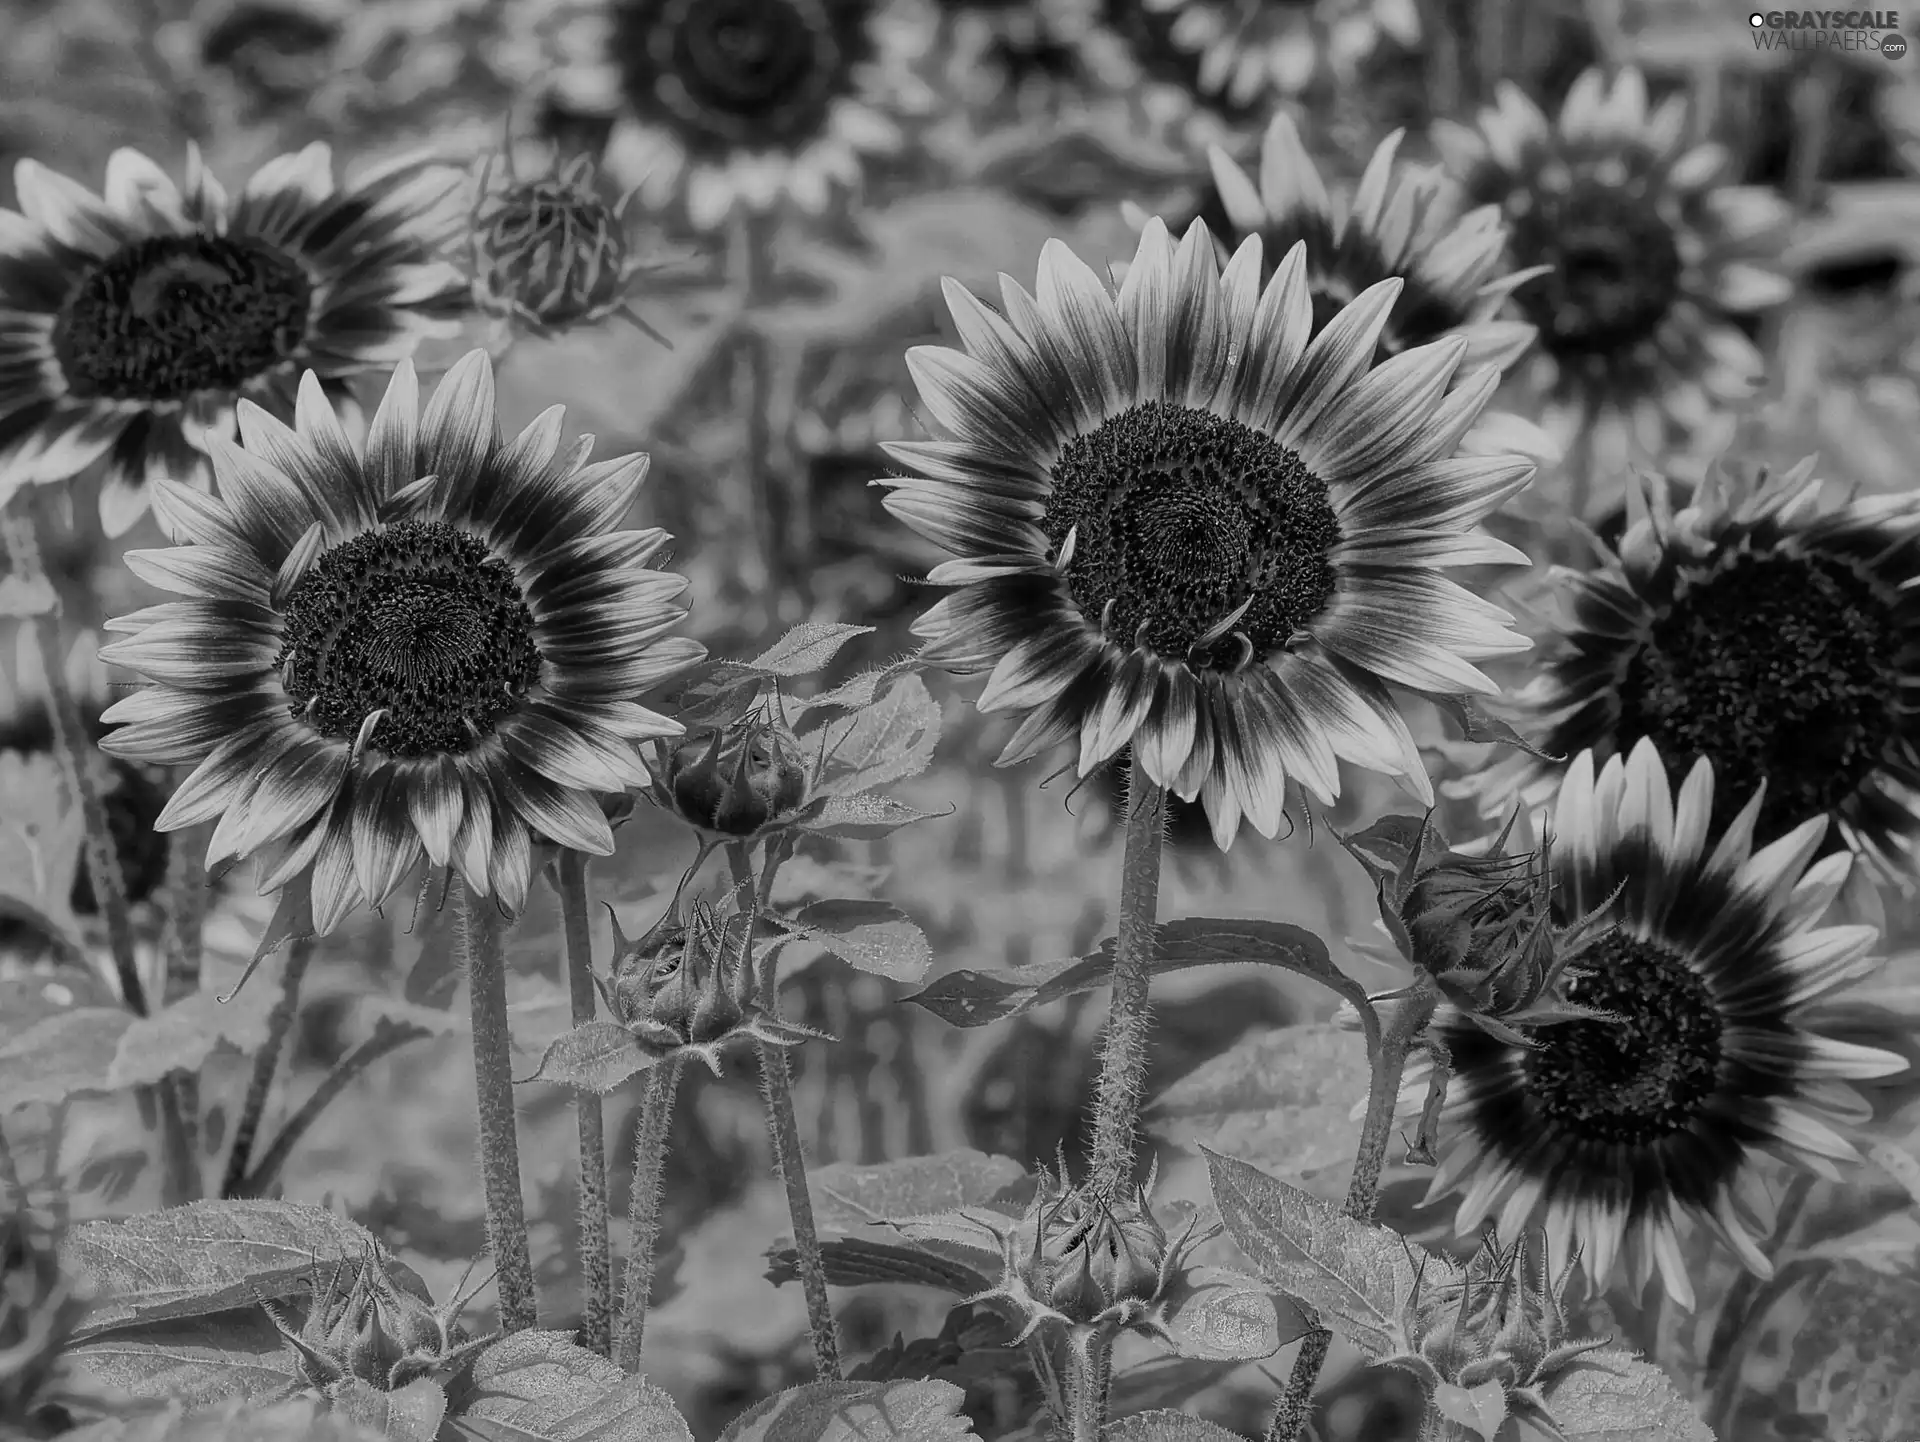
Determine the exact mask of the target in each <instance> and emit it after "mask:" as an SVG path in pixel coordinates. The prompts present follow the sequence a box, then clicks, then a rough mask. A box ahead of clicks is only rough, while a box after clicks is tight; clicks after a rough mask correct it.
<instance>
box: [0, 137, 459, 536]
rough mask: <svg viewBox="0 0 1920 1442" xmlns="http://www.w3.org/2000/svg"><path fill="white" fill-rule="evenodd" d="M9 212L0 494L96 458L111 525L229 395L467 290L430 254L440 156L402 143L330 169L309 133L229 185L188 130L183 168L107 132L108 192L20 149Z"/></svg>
mask: <svg viewBox="0 0 1920 1442" xmlns="http://www.w3.org/2000/svg"><path fill="white" fill-rule="evenodd" d="M14 179H15V187H16V189H17V190H18V192H19V203H20V207H21V213H20V214H15V213H13V212H12V211H6V210H0V309H4V310H5V311H7V312H8V313H9V314H10V315H12V316H13V317H14V320H13V322H12V323H11V324H10V325H9V326H8V327H7V329H6V330H5V331H4V333H0V504H4V503H5V500H6V497H7V496H9V495H11V493H12V491H13V490H14V488H16V487H18V486H21V485H27V484H31V483H34V482H43V483H44V482H54V481H65V480H68V479H70V478H71V477H74V476H76V475H78V474H79V473H80V472H81V471H83V470H85V469H86V468H87V467H88V466H90V465H92V464H93V463H94V462H96V461H100V460H105V462H106V475H105V479H104V481H103V482H102V488H101V494H100V508H101V509H100V514H101V520H102V523H103V524H104V525H105V527H106V529H107V531H108V533H109V534H110V535H119V534H120V533H122V532H124V531H125V530H127V529H128V528H129V527H131V526H132V525H133V523H134V522H135V521H137V520H138V519H139V518H140V516H141V515H142V514H143V513H144V512H145V510H146V508H147V505H148V499H149V494H150V492H149V489H148V481H149V480H150V479H157V478H160V477H166V478H169V479H174V480H181V481H185V480H188V479H190V478H193V477H195V476H204V474H205V471H206V465H207V459H206V449H207V446H208V444H209V438H210V437H222V438H225V437H229V436H231V435H232V434H233V427H234V414H235V406H236V404H237V403H238V402H239V401H241V400H248V401H252V402H258V403H260V404H262V405H264V406H265V407H267V408H268V409H269V410H272V411H275V412H277V413H279V414H282V415H284V414H287V413H289V412H291V410H292V409H293V404H294V390H295V384H296V382H297V381H298V379H299V377H300V376H301V374H302V373H303V372H305V373H307V374H311V375H313V376H314V377H315V378H316V382H317V383H318V384H319V385H320V386H321V389H322V391H323V393H324V394H325V395H326V396H327V398H328V399H329V401H332V402H336V403H345V402H346V401H347V400H348V399H349V389H348V387H349V382H350V381H351V380H353V379H354V378H355V377H357V376H359V375H362V374H364V373H365V372H367V371H370V370H374V369H385V368H387V367H390V366H392V365H394V364H395V363H396V362H398V361H401V360H403V359H405V358H406V357H408V356H410V355H411V354H412V353H413V350H414V347H415V346H416V345H418V344H419V342H420V341H421V339H423V338H424V337H426V336H429V335H435V334H449V333H451V331H452V330H453V329H454V328H456V326H457V321H458V316H459V313H460V311H461V309H462V308H463V306H464V292H465V286H464V284H463V283H462V281H461V279H460V276H459V274H458V272H456V271H455V270H453V268H452V267H450V266H448V265H446V264H445V263H444V262H443V261H441V260H440V259H439V257H438V249H439V247H440V246H441V245H443V244H444V243H445V242H446V241H447V240H448V239H450V238H451V235H452V233H453V231H452V227H453V225H455V224H457V219H458V217H457V213H454V212H449V211H448V209H447V206H446V203H445V202H446V201H447V199H448V198H449V197H450V195H451V194H452V191H453V188H454V186H455V185H457V183H458V182H457V176H454V175H453V174H452V173H450V172H449V171H447V170H445V169H443V168H441V167H439V166H438V165H437V164H436V163H435V161H434V160H433V157H431V156H427V155H415V156H408V157H405V158H402V159H399V160H395V161H392V162H389V163H387V164H384V165H381V166H378V167H376V168H374V169H373V170H372V171H370V172H368V173H367V174H365V175H363V176H361V177H359V178H357V179H355V180H353V181H351V182H348V183H346V184H341V183H340V182H338V181H337V180H336V179H335V177H334V173H333V161H332V156H331V152H330V151H329V150H328V148H327V147H326V146H325V145H322V144H319V143H315V144H313V145H310V146H308V147H307V148H306V149H305V150H302V151H300V152H299V153H298V154H297V155H288V156H282V157H281V158H280V159H278V160H275V161H271V162H269V163H268V164H267V165H264V166H262V167H261V168H260V169H259V170H258V171H256V172H255V173H254V175H253V176H252V178H251V179H249V180H248V181H247V183H246V185H245V186H244V187H243V188H242V189H241V191H240V192H239V194H238V195H236V196H233V197H231V198H229V196H228V195H227V192H226V191H225V190H224V189H223V188H222V187H221V185H220V184H219V182H218V181H216V180H215V179H214V178H213V176H212V175H210V174H209V173H208V172H207V170H206V167H205V166H204V164H203V163H202V162H201V159H200V154H199V151H198V150H195V149H191V148H190V149H189V151H188V155H187V173H186V181H185V184H184V186H176V185H175V184H174V182H173V180H172V179H171V178H169V177H168V176H167V175H166V174H164V173H163V172H162V171H161V170H160V169H159V167H158V166H156V165H155V164H154V163H153V162H152V161H151V160H148V159H147V158H146V157H145V156H144V155H141V154H140V153H139V152H138V151H134V150H118V151H115V152H114V154H113V155H112V157H111V158H110V159H109V160H108V162H107V178H106V191H105V196H104V198H102V197H101V196H97V195H95V194H93V192H91V191H89V190H87V189H86V187H84V186H82V185H80V184H78V183H76V182H74V181H71V180H68V179H67V178H66V177H64V176H61V175H56V174H55V173H54V172H53V171H51V170H48V169H46V168H45V167H44V166H41V165H39V164H37V163H35V162H34V161H31V160H23V161H21V162H20V164H19V166H18V168H17V170H16V173H15V177H14Z"/></svg>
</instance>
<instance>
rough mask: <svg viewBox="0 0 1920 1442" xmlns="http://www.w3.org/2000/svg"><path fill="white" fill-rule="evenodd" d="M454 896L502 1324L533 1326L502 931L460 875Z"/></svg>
mask: <svg viewBox="0 0 1920 1442" xmlns="http://www.w3.org/2000/svg"><path fill="white" fill-rule="evenodd" d="M454 891H455V893H456V894H457V895H458V897H459V901H458V905H459V907H460V917H459V923H460V939H461V949H462V951H463V952H464V954H465V955H464V959H465V961H466V969H467V978H468V982H469V984H470V986H471V988H472V992H473V1080H474V1090H475V1092H476V1093H477V1095H478V1100H479V1110H480V1179H481V1184H482V1188H483V1190H484V1191H485V1193H486V1203H487V1242H488V1245H489V1247H490V1248H491V1250H492V1253H493V1265H494V1270H495V1274H496V1282H495V1285H496V1286H497V1288H498V1289H499V1294H500V1327H501V1330H503V1331H507V1332H522V1331H525V1330H526V1329H527V1328H529V1327H531V1326H533V1325H534V1322H535V1320H536V1316H537V1313H536V1308H535V1304H534V1294H533V1254H532V1251H531V1249H530V1247H529V1246H528V1243H527V1213H526V1203H525V1200H524V1198H523V1195H522V1193H521V1190H520V1139H519V1136H518V1133H517V1132H516V1129H515V1123H514V1115H513V1043H512V1039H511V1034H510V1033H509V1031H508V1029H507V959H506V954H505V951H504V949H503V948H502V947H501V945H500V929H499V926H498V924H497V923H496V922H495V920H494V918H493V916H492V915H491V914H490V913H489V911H488V909H487V907H486V904H485V903H484V901H482V900H481V899H480V898H478V897H476V896H474V895H473V893H472V891H471V890H469V888H468V886H467V884H466V882H465V881H464V880H456V881H455V882H454Z"/></svg>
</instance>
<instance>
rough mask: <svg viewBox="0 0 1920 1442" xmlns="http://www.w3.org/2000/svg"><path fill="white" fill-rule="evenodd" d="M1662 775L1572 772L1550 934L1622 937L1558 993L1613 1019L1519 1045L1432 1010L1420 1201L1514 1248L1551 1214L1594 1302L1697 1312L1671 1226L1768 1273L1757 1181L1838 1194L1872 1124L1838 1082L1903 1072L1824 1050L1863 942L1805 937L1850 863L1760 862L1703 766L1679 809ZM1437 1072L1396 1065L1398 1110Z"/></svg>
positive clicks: (1689, 780) (1815, 823)
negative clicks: (1601, 926)
mask: <svg viewBox="0 0 1920 1442" xmlns="http://www.w3.org/2000/svg"><path fill="white" fill-rule="evenodd" d="M1669 765H1670V763H1669V762H1668V761H1666V760H1665V759H1664V758H1663V757H1662V756H1661V754H1660V753H1659V751H1658V750H1657V749H1656V747H1655V745H1654V743H1653V742H1652V741H1651V740H1642V741H1641V742H1639V743H1638V744H1637V745H1636V746H1635V747H1634V748H1633V751H1632V754H1631V755H1630V756H1618V755H1616V756H1614V757H1613V758H1611V759H1610V760H1608V761H1607V762H1606V764H1605V765H1604V766H1601V767H1599V768H1598V774H1597V775H1596V763H1595V759H1594V756H1593V753H1591V752H1584V751H1583V752H1582V753H1581V754H1580V755H1579V756H1577V757H1575V758H1574V760H1573V762H1572V763H1571V764H1570V765H1569V766H1568V768H1567V771H1566V775H1565V777H1564V778H1563V779H1562V781H1561V783H1560V790H1559V796H1558V800H1557V803H1556V805H1555V809H1554V815H1553V838H1554V853H1553V868H1554V874H1555V880H1556V881H1557V883H1558V884H1557V887H1556V889H1555V893H1554V913H1555V920H1556V922H1557V923H1559V924H1562V925H1564V924H1567V923H1569V922H1571V921H1572V920H1574V919H1575V918H1578V917H1581V916H1585V915H1586V914H1588V913H1589V912H1591V911H1593V910H1594V909H1595V908H1598V907H1601V906H1602V905H1603V904H1605V903H1607V902H1608V901H1609V899H1610V898H1614V900H1613V904H1612V908H1611V909H1610V911H1609V912H1607V913H1605V915H1606V916H1608V917H1610V918H1611V919H1613V920H1614V921H1615V922H1617V926H1616V929H1615V930H1614V931H1613V932H1612V933H1611V934H1610V935H1607V936H1605V937H1602V938H1600V939H1598V940H1597V941H1595V942H1594V943H1592V945H1591V948H1590V950H1589V951H1588V952H1587V953H1586V954H1585V956H1584V957H1583V959H1582V962H1581V965H1582V967H1583V968H1585V973H1584V975H1582V976H1581V977H1579V978H1577V979H1575V980H1574V981H1573V982H1572V984H1571V987H1570V992H1569V995H1570V997H1571V999H1572V1000H1573V1001H1574V1002H1576V1003H1578V1004H1579V1005H1582V1006H1587V1007H1592V1008H1595V1009H1597V1010H1600V1011H1604V1012H1607V1013H1610V1014H1611V1016H1612V1017H1613V1018H1616V1019H1615V1020H1606V1021H1601V1020H1580V1021H1567V1022H1561V1023H1559V1024H1557V1025H1554V1026H1551V1027H1547V1028H1544V1029H1542V1030H1540V1031H1538V1032H1536V1033H1535V1035H1534V1037H1533V1045H1532V1046H1530V1047H1529V1046H1515V1045H1512V1044H1511V1043H1510V1042H1506V1041H1501V1040H1498V1039H1496V1038H1495V1037H1493V1036H1491V1035H1490V1034H1489V1033H1488V1032H1487V1031H1485V1030H1484V1029H1482V1028H1480V1027H1478V1026H1475V1025H1473V1024H1472V1023H1471V1022H1470V1021H1468V1020H1467V1019H1466V1018H1465V1017H1462V1016H1460V1015H1458V1014H1457V1013H1454V1012H1453V1011H1452V1010H1451V1009H1450V1008H1448V1007H1445V1006H1443V1007H1442V1008H1441V1009H1440V1011H1439V1012H1438V1013H1437V1014H1436V1016H1435V1019H1434V1022H1433V1034H1434V1035H1435V1036H1436V1037H1437V1038H1438V1040H1440V1041H1441V1042H1443V1043H1444V1044H1445V1046H1446V1048H1447V1053H1448V1055H1449V1057H1450V1060H1451V1066H1452V1081H1451V1083H1450V1084H1449V1086H1448V1089H1447V1098H1446V1103H1445V1108H1444V1110H1443V1112H1442V1115H1441V1120H1440V1138H1441V1144H1440V1164H1439V1169H1438V1170H1437V1171H1436V1172H1435V1173H1434V1176H1433V1181H1432V1185H1431V1187H1430V1188H1429V1190H1428V1193H1427V1196H1428V1200H1429V1201H1434V1200H1437V1199H1439V1198H1440V1197H1442V1196H1444V1195H1446V1194H1447V1193H1450V1192H1454V1193H1459V1194H1460V1200H1459V1207H1458V1211H1457V1214H1456V1216H1455V1218H1454V1228H1455V1230H1456V1232H1457V1233H1459V1234H1461V1235H1471V1234H1473V1233H1474V1232H1476V1231H1477V1230H1479V1229H1480V1228H1481V1227H1482V1226H1483V1225H1484V1224H1485V1223H1487V1222H1488V1221H1491V1222H1492V1223H1493V1224H1494V1225H1495V1226H1496V1227H1497V1229H1498V1231H1499V1234H1500V1235H1501V1236H1519V1235H1521V1233H1522V1232H1523V1230H1524V1229H1525V1228H1526V1227H1527V1226H1528V1225H1529V1223H1530V1222H1534V1221H1538V1220H1541V1219H1542V1214H1544V1224H1545V1227H1546V1231H1547V1239H1548V1246H1549V1248H1550V1249H1551V1252H1552V1254H1553V1255H1554V1256H1560V1257H1571V1256H1575V1255H1578V1256H1579V1258H1580V1265H1581V1267H1582V1268H1583V1269H1584V1271H1585V1272H1586V1275H1587V1276H1588V1277H1589V1278H1591V1279H1593V1281H1594V1282H1595V1284H1596V1285H1599V1286H1605V1285H1606V1283H1607V1281H1608V1279H1610V1278H1611V1277H1613V1276H1614V1275H1615V1271H1616V1266H1617V1265H1618V1264H1621V1263H1624V1265H1625V1266H1626V1268H1627V1276H1628V1277H1629V1279H1630V1280H1631V1282H1632V1283H1633V1284H1634V1285H1635V1286H1636V1287H1643V1286H1645V1284H1646V1282H1647V1281H1648V1279H1649V1278H1650V1277H1651V1276H1652V1275H1654V1274H1655V1273H1657V1274H1658V1275H1659V1277H1660V1280H1661V1283H1662V1285H1663V1287H1664V1288H1665V1291H1666V1294H1667V1295H1668V1296H1669V1297H1671V1298H1673V1299H1674V1300H1675V1301H1677V1302H1678V1303H1680V1305H1682V1306H1685V1307H1691V1306H1692V1305H1693V1302H1694V1290H1693V1283H1692V1280H1691V1279H1690V1278H1689V1277H1688V1275H1687V1268H1686V1262H1685V1260H1684V1257H1683V1254H1682V1252H1681V1248H1680V1243H1679V1229H1680V1227H1681V1226H1682V1224H1683V1223H1684V1222H1687V1221H1697V1222H1699V1223H1702V1224H1704V1225H1706V1226H1708V1227H1710V1228H1711V1229H1712V1230H1713V1232H1714V1233H1715V1234H1716V1235H1717V1236H1719V1237H1720V1238H1721V1239H1723V1240H1724V1241H1725V1242H1726V1244H1727V1245H1728V1246H1729V1247H1731V1248H1732V1249H1733V1251H1734V1253H1735V1254H1736V1255H1737V1256H1738V1257H1739V1258H1740V1260H1741V1261H1742V1262H1743V1263H1744V1264H1745V1265H1746V1266H1747V1267H1748V1268H1750V1269H1751V1270H1752V1271H1754V1272H1756V1273H1758V1274H1759V1275H1761V1276H1769V1275H1771V1273H1772V1263H1771V1262H1770V1261H1769V1259H1768V1257H1767V1255H1766V1252H1765V1251H1764V1250H1762V1247H1763V1245H1764V1244H1765V1243H1766V1241H1767V1240H1768V1238H1769V1235H1770V1233H1771V1230H1772V1220H1771V1210H1772V1209H1771V1203H1770V1202H1769V1200H1768V1194H1767V1187H1766V1180H1767V1173H1768V1172H1769V1171H1771V1170H1773V1168H1771V1167H1770V1166H1769V1165H1768V1163H1769V1161H1770V1160H1777V1161H1779V1162H1783V1163H1785V1164H1787V1165H1788V1166H1791V1167H1795V1168H1799V1169H1802V1170H1806V1171H1811V1172H1813V1173H1816V1174H1817V1175H1820V1176H1823V1177H1827V1178H1830V1179H1833V1180H1838V1179H1839V1178H1840V1167H1841V1165H1842V1164H1844V1163H1847V1162H1853V1161H1858V1160H1859V1156H1858V1153H1857V1152H1856V1150H1855V1148H1854V1145H1853V1143H1852V1142H1851V1141H1850V1140H1849V1139H1848V1137H1847V1136H1846V1132H1847V1131H1848V1130H1849V1129H1850V1128H1852V1127H1855V1126H1857V1125H1858V1124H1859V1123H1862V1122H1865V1121H1866V1120H1867V1119H1868V1116H1869V1108H1868V1105H1867V1103H1866V1102H1865V1101H1864V1100H1863V1099H1862V1098H1861V1096H1860V1095H1859V1093H1858V1092H1856V1091H1855V1089H1854V1088H1853V1087H1852V1086H1851V1085H1849V1083H1851V1082H1854V1081H1864V1080H1869V1079H1872V1078H1876V1077H1885V1076H1890V1075H1892V1074H1894V1073H1896V1072H1899V1071H1902V1070H1904V1069H1905V1067H1906V1063H1905V1061H1904V1060H1903V1059H1902V1058H1901V1057H1899V1056H1897V1055H1895V1054H1894V1053H1892V1052H1889V1051H1882V1050H1880V1049H1878V1048H1874V1047H1869V1046H1861V1045H1858V1044H1854V1043H1850V1042H1845V1041H1839V1040H1835V1039H1833V1038H1831V1037H1828V1036H1826V1035H1823V1034H1822V1032H1821V1030H1820V1006H1821V1004H1822V1003H1823V1002H1826V1001H1828V1000H1829V999H1832V1000H1835V1001H1838V1000H1840V999H1843V998H1844V994H1845V991H1846V988H1847V987H1848V986H1849V985H1851V984H1853V983H1855V982H1858V981H1860V980H1862V979H1864V978H1866V977H1868V976H1870V975H1871V974H1872V973H1873V972H1874V971H1875V970H1877V969H1878V967H1879V964H1880V963H1879V961H1878V960H1877V958H1875V957H1874V956H1873V955H1872V953H1873V950H1874V945H1875V942H1876V940H1877V937H1876V933H1875V931H1874V929H1873V928H1872V927H1868V926H1824V927H1823V926H1821V925H1820V924H1819V923H1820V920H1821V918H1822V916H1823V915H1825V913H1826V912H1827V910H1828V908H1829V906H1830V905H1831V904H1832V902H1833V900H1834V898H1835V897H1836V896H1837V895H1838V894H1839V891H1840V889H1841V887H1842V885H1843V884H1844V882H1845V880H1846V877H1847V874H1848V871H1849V870H1850V868H1851V866H1852V862H1853V858H1852V857H1851V856H1849V855H1847V854H1845V853H1839V854H1836V855H1831V856H1828V857H1826V858H1825V859H1823V860H1820V861H1813V857H1814V855H1815V853H1816V852H1817V851H1818V850H1819V849H1820V841H1821V837H1822V835H1823V833H1824V832H1825V831H1826V829H1827V822H1826V819H1825V818H1824V817H1815V818H1814V819H1812V820H1810V821H1806V822H1804V823H1802V824H1800V825H1798V826H1795V827H1793V828H1792V829H1791V830H1789V831H1788V832H1787V833H1786V834H1785V835H1783V836H1781V837H1780V838H1779V839H1778V840H1776V841H1775V842H1773V843H1772V844H1771V845H1769V846H1764V847H1759V848H1756V847H1755V846H1754V837H1755V828H1756V823H1757V821H1758V818H1759V815H1760V811H1761V808H1762V805H1763V801H1762V798H1761V797H1759V796H1755V797H1753V798H1752V799H1751V800H1750V801H1748V802H1747V803H1746V804H1745V806H1744V807H1742V808H1741V809H1740V811H1739V814H1738V816H1737V817H1736V819H1735V820H1734V821H1733V823H1732V824H1731V825H1730V826H1728V827H1726V828H1725V830H1724V833H1723V834H1722V835H1721V836H1720V837H1719V839H1718V840H1717V842H1716V841H1715V840H1714V839H1713V837H1712V834H1711V829H1712V826H1713V818H1714V817H1715V815H1716V814H1717V801H1718V798H1717V797H1716V795H1715V775H1714V767H1713V765H1712V763H1711V762H1709V761H1707V760H1705V759H1702V760H1700V761H1697V762H1695V763H1694V764H1693V766H1692V767H1691V768H1690V769H1689V770H1688V771H1687V772H1686V779H1685V780H1684V781H1683V782H1682V784H1681V785H1680V787H1679V790H1678V794H1677V795H1676V794H1675V792H1674V791H1673V789H1672V788H1671V787H1670V786H1669V784H1668V780H1667V777H1668V774H1669V771H1668V768H1669ZM1810 862H1811V864H1809V863H1810ZM1616 891H1617V892H1618V895H1617V897H1616V896H1615V893H1616ZM1429 1075H1430V1062H1429V1061H1428V1060H1427V1059H1426V1058H1424V1057H1420V1058H1416V1059H1415V1060H1414V1061H1413V1063H1412V1064H1410V1065H1409V1067H1408V1069H1407V1075H1406V1081H1405V1084H1404V1087H1403V1090H1402V1093H1401V1105H1402V1107H1403V1108H1404V1109H1406V1110H1407V1111H1409V1112H1411V1113H1414V1114H1417V1113H1418V1112H1419V1110H1420V1108H1421V1106H1422V1105H1423V1103H1424V1102H1425V1100H1426V1094H1427V1087H1428V1081H1429Z"/></svg>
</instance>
